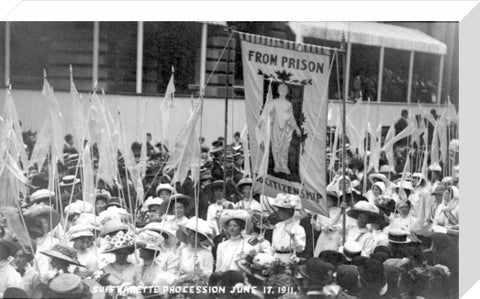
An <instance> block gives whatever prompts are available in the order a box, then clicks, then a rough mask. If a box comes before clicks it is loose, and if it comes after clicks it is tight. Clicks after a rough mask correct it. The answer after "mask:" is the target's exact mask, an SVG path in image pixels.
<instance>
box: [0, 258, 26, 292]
mask: <svg viewBox="0 0 480 299" xmlns="http://www.w3.org/2000/svg"><path fill="white" fill-rule="evenodd" d="M8 288H20V289H23V282H22V277H21V276H20V273H18V272H17V270H15V268H13V267H12V266H11V265H10V263H9V262H8V260H2V261H0V297H2V298H3V293H4V292H5V290H6V289H8Z"/></svg>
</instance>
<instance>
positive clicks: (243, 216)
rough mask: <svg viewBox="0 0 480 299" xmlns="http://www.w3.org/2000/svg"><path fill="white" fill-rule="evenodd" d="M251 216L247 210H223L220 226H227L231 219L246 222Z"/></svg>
mask: <svg viewBox="0 0 480 299" xmlns="http://www.w3.org/2000/svg"><path fill="white" fill-rule="evenodd" d="M249 216H250V215H249V213H248V212H247V211H246V210H223V211H222V214H221V215H220V226H222V227H224V228H225V227H226V226H227V225H228V223H229V222H230V220H240V221H243V223H244V224H245V223H246V222H247V219H248V218H249Z"/></svg>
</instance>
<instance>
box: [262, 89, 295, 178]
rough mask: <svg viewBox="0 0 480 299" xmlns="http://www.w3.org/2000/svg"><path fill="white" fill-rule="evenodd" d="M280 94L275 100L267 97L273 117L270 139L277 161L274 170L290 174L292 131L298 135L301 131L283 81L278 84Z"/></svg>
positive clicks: (274, 157) (268, 108)
mask: <svg viewBox="0 0 480 299" xmlns="http://www.w3.org/2000/svg"><path fill="white" fill-rule="evenodd" d="M269 92H270V91H269ZM278 94H279V97H278V98H276V99H273V101H268V99H267V107H266V109H267V110H266V111H267V113H269V115H270V116H271V119H272V123H271V125H272V126H271V128H272V131H271V137H270V139H271V148H272V155H273V160H274V162H275V167H274V172H278V173H285V174H287V175H288V174H290V169H289V168H288V152H289V148H290V142H291V141H292V137H293V135H292V133H293V131H295V133H296V134H297V135H298V136H301V131H300V128H299V127H298V126H297V122H296V120H295V116H294V114H293V106H292V103H291V102H290V101H288V100H287V99H286V95H287V94H288V86H287V85H286V84H283V83H282V84H280V85H279V86H278ZM267 97H268V96H267Z"/></svg>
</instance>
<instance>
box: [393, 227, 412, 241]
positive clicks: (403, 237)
mask: <svg viewBox="0 0 480 299" xmlns="http://www.w3.org/2000/svg"><path fill="white" fill-rule="evenodd" d="M407 235H408V233H407V231H404V230H403V229H391V230H390V231H389V232H388V241H389V242H390V243H399V244H403V243H410V242H411V240H410V238H409V237H408V236H407Z"/></svg>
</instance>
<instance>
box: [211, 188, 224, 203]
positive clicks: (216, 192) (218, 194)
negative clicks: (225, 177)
mask: <svg viewBox="0 0 480 299" xmlns="http://www.w3.org/2000/svg"><path fill="white" fill-rule="evenodd" d="M213 196H214V197H215V200H217V201H220V200H221V199H222V198H223V189H222V188H215V189H213Z"/></svg>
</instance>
